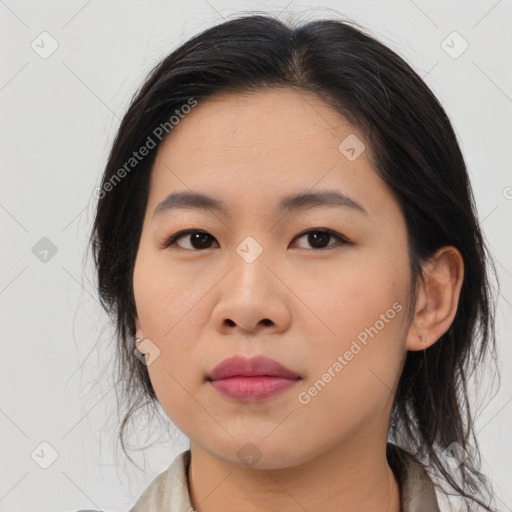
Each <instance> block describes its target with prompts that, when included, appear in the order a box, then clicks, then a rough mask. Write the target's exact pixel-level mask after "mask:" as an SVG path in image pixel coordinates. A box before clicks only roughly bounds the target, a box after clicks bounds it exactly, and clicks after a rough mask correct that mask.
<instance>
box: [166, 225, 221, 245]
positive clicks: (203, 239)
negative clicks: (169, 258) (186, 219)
mask: <svg viewBox="0 0 512 512" xmlns="http://www.w3.org/2000/svg"><path fill="white" fill-rule="evenodd" d="M192 235H194V236H192ZM185 237H187V238H188V240H189V242H190V243H191V244H192V247H183V246H181V245H180V246H178V247H180V248H181V249H209V248H210V247H209V244H210V243H211V240H215V238H213V236H212V235H210V234H209V233H206V232H205V231H199V230H197V229H188V230H186V231H180V232H179V233H176V234H175V235H173V236H171V237H170V238H168V239H167V240H166V241H165V242H164V245H163V248H167V247H170V246H172V245H176V242H177V241H178V240H179V239H181V238H185Z"/></svg>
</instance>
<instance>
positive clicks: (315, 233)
mask: <svg viewBox="0 0 512 512" xmlns="http://www.w3.org/2000/svg"><path fill="white" fill-rule="evenodd" d="M306 236H307V241H308V243H309V244H311V245H312V246H313V248H314V249H324V248H326V247H327V248H329V247H332V246H333V245H336V244H331V245H326V243H327V242H328V241H329V239H335V240H336V241H337V242H338V243H339V244H348V243H350V242H349V241H348V240H347V239H346V238H345V237H343V236H342V235H340V234H339V233H336V232H334V231H331V230H330V229H312V230H309V231H306V232H305V233H302V234H301V235H298V236H297V237H296V238H297V239H300V238H304V237H306ZM306 249H308V247H306Z"/></svg>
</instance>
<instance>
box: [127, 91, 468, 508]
mask: <svg viewBox="0 0 512 512" xmlns="http://www.w3.org/2000/svg"><path fill="white" fill-rule="evenodd" d="M350 134H354V135H356V136H357V137H358V138H359V140H360V141H363V142H364V141H365V138H364V136H363V134H361V133H360V132H359V131H358V130H357V129H356V128H354V127H353V126H352V125H351V124H349V123H348V121H347V120H346V119H344V118H343V117H341V116H340V114H338V113H337V112H336V111H335V110H333V109H332V108H331V107H330V106H329V104H328V103H324V102H323V101H322V100H321V99H320V98H318V97H316V96H314V95H312V94H310V93H303V92H300V93H299V92H297V91H294V90H292V89H279V90H278V89H271V90H266V91H263V92H258V93H252V94H250V95H236V96H235V95H229V96H227V95H222V96H216V97H215V98H211V99H209V100H207V101H204V102H200V103H199V104H198V105H197V106H196V107H195V108H194V109H193V110H192V112H191V113H190V114H188V115H187V116H186V117H185V119H183V120H182V121H180V123H179V125H177V126H175V127H174V129H173V131H172V132H171V134H170V136H169V137H168V138H167V139H166V140H165V141H164V143H163V145H162V146H161V147H160V149H159V152H158V155H157V159H156V161H155V165H154V168H153V172H152V176H151V183H150V191H149V197H148V205H147V211H146V216H145V219H144V224H143V229H142V234H141V239H140V245H139V250H138V254H137V260H136V264H135V269H134V278H133V284H134V294H135V301H136V308H137V318H136V326H137V336H141V337H145V338H146V340H150V344H149V345H146V352H148V354H149V353H150V352H151V350H153V353H154V354H156V353H157V352H158V354H157V356H155V357H154V359H153V360H152V361H151V359H150V361H151V362H150V364H148V371H149V375H150V378H151V382H152V384H153V387H154V389H155V392H156V394H157V397H158V400H159V402H160V404H161V405H162V407H163V409H164V411H165V412H166V414H167V415H168V416H169V418H170V419H171V421H172V422H173V423H174V424H175V425H176V426H177V427H178V428H179V429H180V430H181V431H182V432H183V433H184V434H185V435H186V436H187V437H188V438H189V439H190V447H191V453H192V462H191V466H190V471H189V475H188V477H189V491H190V494H191V500H192V505H193V507H194V508H195V509H196V510H197V511H199V512H210V511H218V510H223V511H226V512H231V511H235V510H236V511H238V510H244V511H247V512H252V511H256V510H258V511H261V510H265V511H270V512H272V511H278V510H287V511H292V512H294V511H301V512H303V511H304V510H309V511H313V510H323V511H325V512H330V511H337V512H344V511H353V510H358V511H361V512H366V511H374V510H387V511H389V512H398V511H399V508H400V505H399V500H400V495H399V488H398V485H397V482H396V480H395V477H394V475H393V472H392V470H391V469H390V467H389V465H388V464H387V460H386V455H385V446H386V441H387V433H388V426H389V418H390V413H391V407H392V402H393V397H394V393H395V390H396V386H397V383H398V379H399V376H400V372H401V369H402V365H403V361H404V357H405V355H406V351H407V350H423V349H425V348H427V347H428V346H430V345H431V344H433V343H435V342H436V341H437V340H438V339H439V337H440V336H441V335H442V334H443V333H444V332H446V330H447V329H448V328H449V326H450V324H451V323H452V321H453V318H454V316H455V313H456V308H457V302H458V297H459V293H460V288H461V284H462V278H463V263H462V258H461V256H460V254H459V253H458V251H457V250H456V249H455V248H453V247H444V248H441V249H440V250H439V251H438V252H437V253H436V254H435V255H434V257H433V258H432V259H431V261H429V262H427V263H426V264H425V268H424V270H425V275H426V276H427V279H426V285H425V286H422V285H421V286H418V289H417V306H416V314H415V316H414V318H413V319H411V318H407V315H406V306H407V304H408V302H407V300H408V290H409V287H410V284H411V283H410V275H409V273H408V271H406V269H408V268H409V260H408V249H407V232H406V225H405V220H404V218H403V216H402V214H401V211H400V208H399V205H398V203H397V202H396V200H395V198H394V195H393V194H392V192H391V190H390V189H389V188H388V187H387V185H386V184H385V183H384V182H383V181H382V180H381V179H380V178H379V177H378V175H377V174H376V173H375V172H374V170H373V169H372V156H371V153H370V149H369V147H368V145H367V144H366V149H365V150H364V151H363V152H362V153H361V154H360V156H359V157H358V158H356V159H355V160H353V161H350V160H349V159H348V158H347V157H346V156H345V154H343V153H342V152H340V150H339V149H338V146H339V144H340V143H341V142H342V141H343V140H344V139H345V138H346V137H347V136H348V135H350ZM320 189H322V190H326V189H327V190H336V191H339V192H342V193H344V194H346V195H348V196H350V197H351V198H352V199H354V200H355V201H357V202H358V203H359V204H361V205H362V206H363V207H364V208H365V210H366V211H367V215H365V214H362V213H360V212H359V211H357V210H355V209H351V208H347V207H344V208H343V207H333V206H322V207H316V208H311V209H307V210H304V211H292V212H289V213H287V214H283V213H279V212H277V210H276V206H277V204H278V203H279V201H280V199H281V198H282V197H284V196H287V195H289V194H292V193H299V192H308V191H309V192H315V191H318V190H320ZM174 191H195V192H203V193H205V194H208V195H211V196H213V197H216V198H219V199H222V200H224V201H225V202H226V204H227V207H228V214H227V215H223V214H220V213H218V212H215V213H212V212H207V211H201V210H197V209H186V210H180V211H169V212H167V213H165V214H162V215H160V216H158V215H157V216H155V217H153V212H154V210H155V208H156V206H157V205H158V204H159V203H160V202H161V201H163V199H164V198H165V197H166V196H167V194H169V193H170V192H174ZM319 228H323V229H330V230H332V231H333V232H335V233H339V234H340V235H342V236H344V237H345V238H347V239H348V240H349V241H350V243H348V244H347V243H345V244H343V243H340V242H338V241H337V240H336V239H335V238H333V237H331V238H329V237H326V238H325V239H324V242H323V244H324V245H320V246H319V245H318V243H317V245H316V246H315V239H313V240H312V238H311V236H309V237H308V234H307V233H306V234H305V235H304V232H306V231H315V230H318V229H319ZM183 229H196V230H199V231H202V232H206V233H208V234H210V235H211V237H210V238H207V239H206V241H207V242H208V241H209V244H208V243H205V242H204V241H203V243H205V245H204V246H206V247H208V248H201V247H204V246H201V245H200V244H198V243H197V242H196V245H193V244H194V239H193V237H192V239H191V237H190V235H185V236H183V237H182V238H181V239H179V240H178V241H177V242H176V244H177V245H174V246H170V247H167V248H164V247H162V245H163V243H164V242H165V240H166V239H168V238H169V237H170V236H171V235H173V234H175V233H177V232H178V231H181V230H183ZM247 236H251V237H253V238H254V239H255V240H256V242H257V243H258V244H259V246H260V247H261V249H262V251H263V252H262V253H261V254H260V255H259V256H258V257H257V258H256V260H255V261H254V262H252V263H250V264H249V263H247V262H246V261H245V260H244V259H243V258H242V257H241V256H240V255H239V254H238V253H237V250H236V249H237V247H238V246H239V245H240V244H241V242H242V241H244V239H245V238H246V237H247ZM325 246H328V247H325ZM196 247H199V248H196ZM394 303H399V304H400V305H401V306H402V309H401V311H400V312H397V313H396V315H394V318H392V319H390V320H389V319H388V322H386V323H385V324H384V327H383V328H381V329H380V330H379V331H378V333H377V334H376V335H374V337H373V338H371V337H369V338H368V342H367V345H365V346H362V349H361V350H360V351H359V352H358V353H357V354H356V355H355V356H354V357H353V358H352V359H351V360H350V361H348V362H347V364H346V365H345V366H343V369H342V370H341V371H340V372H339V373H338V374H337V375H336V376H335V377H334V378H332V379H331V380H330V381H329V382H328V383H327V384H326V385H325V386H324V387H323V389H322V390H321V391H320V392H318V393H317V394H316V396H313V397H310V398H311V399H310V401H309V402H308V403H307V404H304V403H300V402H299V400H298V396H299V393H301V392H307V390H308V389H310V388H311V386H312V385H313V384H314V383H315V382H317V381H318V379H321V378H322V375H323V374H325V372H326V371H327V369H328V368H330V367H332V366H333V364H334V363H335V361H336V360H337V357H338V356H339V355H343V354H345V352H346V351H347V350H349V349H350V347H351V343H352V342H353V341H354V340H355V339H357V336H358V334H360V333H361V332H362V331H364V329H365V328H367V327H370V326H374V325H375V324H376V321H377V320H379V318H382V317H381V316H380V315H382V314H386V311H388V310H389V309H390V308H392V305H393V304H394ZM265 319H266V321H265ZM420 334H421V335H422V336H423V337H424V338H426V341H425V342H422V341H420V338H419V335H420ZM145 343H147V341H146V342H145ZM360 345H361V344H360ZM147 347H149V348H150V349H151V350H150V349H148V348H147ZM155 347H157V348H156V349H155ZM143 351H144V350H143ZM235 354H242V355H245V356H248V357H250V356H252V355H256V354H264V355H266V356H268V357H270V358H272V359H275V360H277V361H279V362H281V363H282V364H284V365H285V366H287V367H288V368H290V369H292V370H294V371H295V372H297V373H298V374H299V375H300V376H301V379H302V380H300V381H299V382H298V383H297V384H296V385H295V386H294V387H293V388H291V389H288V390H286V391H284V392H283V393H280V394H278V395H276V396H273V397H271V398H270V399H267V400H265V401H263V402H256V403H244V402H238V401H235V400H233V399H230V398H227V397H224V396H223V395H221V394H220V393H218V392H217V391H216V390H215V389H213V388H212V386H211V385H210V383H209V382H207V381H206V377H207V375H208V373H209V371H211V369H212V368H213V367H214V366H215V365H217V364H218V363H219V362H221V361H223V360H224V359H226V358H228V357H230V356H233V355H235ZM150 357H151V356H150ZM247 443H252V444H251V445H248V444H247ZM244 446H245V449H246V450H247V449H248V448H247V446H251V448H250V450H253V451H254V452H255V453H258V454H259V455H260V458H259V460H258V462H257V463H256V464H255V465H253V466H250V467H249V466H248V465H247V464H246V463H244V462H243V460H241V459H240V458H239V457H238V455H237V453H238V452H239V450H240V449H242V448H243V447H244ZM256 450H257V452H256Z"/></svg>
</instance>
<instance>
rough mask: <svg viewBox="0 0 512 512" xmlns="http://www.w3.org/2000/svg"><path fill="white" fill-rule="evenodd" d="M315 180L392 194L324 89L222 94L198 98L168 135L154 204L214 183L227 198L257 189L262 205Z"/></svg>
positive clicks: (359, 193)
mask: <svg viewBox="0 0 512 512" xmlns="http://www.w3.org/2000/svg"><path fill="white" fill-rule="evenodd" d="M347 141H348V142H347ZM340 145H341V146H340ZM347 145H348V146H353V147H355V149H356V151H357V152H358V153H359V154H356V158H349V157H350V156H351V155H350V154H348V155H347V153H346V151H345V150H346V149H347ZM349 149H350V148H349ZM315 187H317V188H322V189H324V190H325V189H326V188H330V189H335V190H337V191H339V192H342V193H344V194H345V195H347V196H350V197H352V198H354V199H355V198H356V197H357V198H359V199H360V200H357V202H358V203H365V202H368V201H370V202H373V204H374V207H378V206H379V204H378V203H379V202H382V199H384V200H385V197H384V198H383V197H380V198H379V197H378V196H379V194H380V196H382V195H384V196H385V195H386V194H387V195H388V196H389V191H388V190H386V186H385V184H384V182H382V180H381V179H380V177H379V176H378V175H377V174H376V173H375V171H374V170H373V165H372V157H371V154H370V151H369V148H368V144H367V143H366V141H365V137H364V135H363V134H362V133H361V132H360V131H358V130H357V129H356V128H355V127H354V126H352V125H351V124H350V123H349V122H348V121H347V120H346V119H345V118H344V117H343V116H341V115H340V114H339V113H338V112H337V111H336V110H334V109H333V108H332V107H331V106H330V105H329V104H328V103H327V102H325V101H323V100H322V99H321V98H319V97H318V96H316V95H313V94H312V93H306V92H304V93H303V92H298V91H295V90H292V89H269V90H265V91H260V92H257V93H250V94H236V95H233V94H230V95H227V94H223V95H218V96H215V97H212V98H209V99H207V100H205V101H201V102H199V103H198V104H197V106H195V107H194V108H193V109H192V111H191V112H190V113H189V114H187V115H184V116H183V118H182V119H181V120H180V121H179V123H178V124H177V125H175V126H174V127H173V129H172V132H171V133H170V134H169V135H168V136H167V138H166V139H165V140H164V141H163V143H162V145H161V146H160V148H159V150H158V154H157V158H156V160H155V164H154V167H153V171H152V176H151V185H150V205H152V207H153V210H154V208H155V206H156V204H157V203H158V202H160V201H162V200H163V199H164V198H165V196H166V195H167V194H169V193H170V192H172V191H175V190H180V191H182V190H187V189H188V190H189V191H197V192H208V191H210V192H211V194H210V195H213V196H216V197H223V198H225V202H226V203H227V204H228V205H229V203H230V201H233V202H240V201H241V200H244V199H245V203H246V204H247V205H249V203H251V201H252V200H253V199H254V198H255V197H257V198H258V204H260V205H261V202H262V201H263V200H265V199H270V198H274V197H275V198H276V200H277V198H282V197H284V196H286V195H290V193H297V192H304V191H306V190H311V191H314V189H315ZM388 199H389V197H388ZM251 204H252V203H251ZM381 207H382V205H381Z"/></svg>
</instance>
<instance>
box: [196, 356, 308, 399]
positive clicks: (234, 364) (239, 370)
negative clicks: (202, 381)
mask: <svg viewBox="0 0 512 512" xmlns="http://www.w3.org/2000/svg"><path fill="white" fill-rule="evenodd" d="M206 380H207V381H208V382H210V384H211V386H212V387H213V388H214V389H215V390H217V391H218V392H220V393H221V394H222V395H224V396H227V397H229V398H232V399H234V400H237V401H243V402H256V401H261V400H265V399H267V398H270V397H272V396H275V395H276V394H278V393H281V392H283V391H285V390H287V389H290V388H291V387H293V386H294V385H295V384H296V383H297V382H298V381H299V380H301V377H300V375H298V374H297V373H296V372H294V371H292V370H290V369H289V368H286V367H285V366H284V365H282V364H281V363H278V362H277V361H274V360H273V359H269V358H267V357H265V356H261V355H260V356H255V357H252V358H246V357H242V356H235V357H231V358H229V359H225V360H224V361H222V362H221V363H220V364H218V365H217V366H216V367H215V368H214V369H213V370H212V371H211V373H210V374H209V375H208V377H207V379H206Z"/></svg>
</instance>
